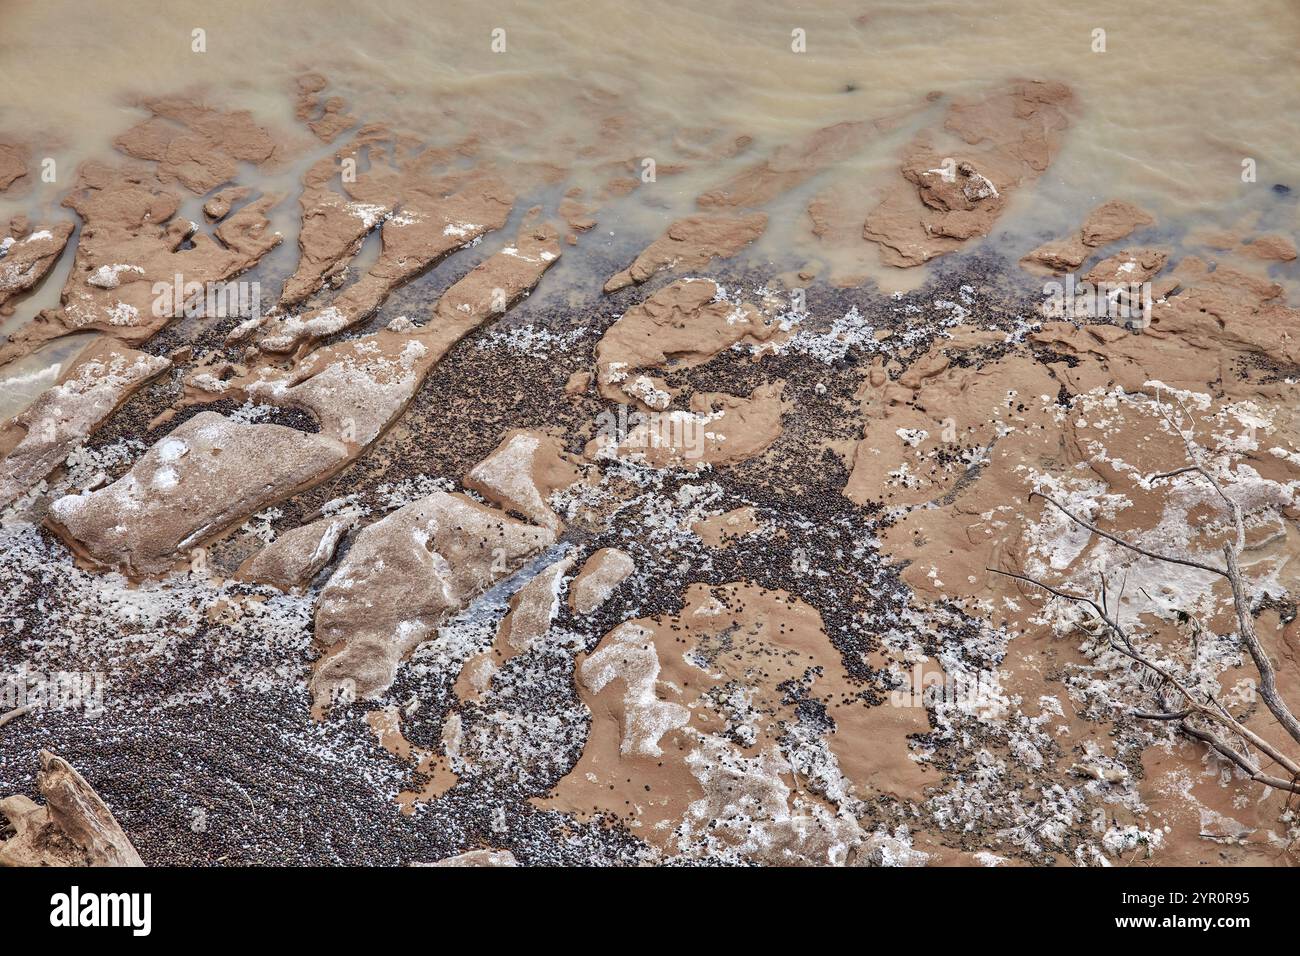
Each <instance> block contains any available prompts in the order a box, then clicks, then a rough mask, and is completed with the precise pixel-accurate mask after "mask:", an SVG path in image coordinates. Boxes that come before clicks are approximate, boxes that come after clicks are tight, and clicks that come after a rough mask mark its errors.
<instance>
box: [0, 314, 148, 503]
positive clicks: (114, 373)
mask: <svg viewBox="0 0 1300 956" xmlns="http://www.w3.org/2000/svg"><path fill="white" fill-rule="evenodd" d="M170 366H171V361H170V360H169V359H166V358H163V357H160V356H153V355H145V354H144V353H143V352H136V351H134V350H133V349H129V348H126V347H125V346H123V345H120V344H119V343H117V342H115V341H114V340H113V339H112V338H110V337H108V336H98V337H96V338H95V339H94V340H93V341H92V342H91V343H90V344H89V345H87V346H86V347H85V348H84V349H82V351H81V352H80V353H78V355H77V356H76V358H74V359H73V360H72V362H70V363H69V365H68V368H67V370H66V371H65V372H63V373H62V374H61V375H60V376H59V380H58V381H57V382H56V383H55V384H54V385H53V386H51V387H50V388H49V389H47V390H46V391H44V392H42V393H41V394H40V395H39V396H38V397H37V398H36V400H35V401H34V402H33V403H32V404H31V405H30V406H29V407H28V408H27V409H25V410H24V411H22V412H21V413H19V414H18V415H17V416H16V417H15V418H13V419H11V420H10V421H9V422H8V423H7V424H6V425H5V426H4V428H3V429H0V453H3V458H0V506H3V505H6V504H8V503H9V502H10V501H12V500H13V499H14V498H16V497H17V496H18V495H20V494H22V493H23V492H24V491H26V490H27V489H28V488H30V487H31V486H32V485H34V484H35V483H36V482H38V481H40V480H41V479H42V478H44V477H45V476H46V475H48V474H49V473H50V472H51V471H52V470H53V469H54V468H56V467H57V466H58V465H59V463H60V462H62V461H63V460H64V459H65V458H67V457H68V455H69V454H70V453H71V452H72V450H73V449H75V448H77V447H78V446H79V445H81V444H82V442H84V441H85V440H86V439H87V438H88V437H89V436H90V434H91V433H92V432H93V431H94V430H95V428H96V427H97V426H98V425H99V424H100V422H102V421H104V420H105V419H106V418H107V417H108V416H109V415H111V414H112V413H113V411H114V410H115V409H116V408H117V407H118V406H119V405H121V404H122V402H124V401H125V400H126V399H127V398H128V397H129V396H130V395H131V394H132V393H133V392H134V391H135V390H136V389H137V388H139V387H140V386H141V385H143V384H144V383H145V382H147V381H148V380H149V379H151V378H153V377H154V376H155V375H158V374H159V373H161V372H162V371H163V370H164V369H166V368H168V367H170Z"/></svg>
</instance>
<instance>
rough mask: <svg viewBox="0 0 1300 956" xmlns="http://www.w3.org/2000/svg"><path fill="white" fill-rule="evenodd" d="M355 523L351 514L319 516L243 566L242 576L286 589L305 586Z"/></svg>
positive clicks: (241, 566) (295, 529)
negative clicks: (335, 516)
mask: <svg viewBox="0 0 1300 956" xmlns="http://www.w3.org/2000/svg"><path fill="white" fill-rule="evenodd" d="M355 523H356V520H355V519H354V518H351V517H339V518H334V517H330V518H320V519H318V520H316V521H313V522H311V523H310V524H305V525H302V526H301V527H298V528H294V529H293V530H291V531H286V532H285V533H284V534H282V535H280V536H279V537H278V538H276V539H275V540H274V541H272V542H271V543H270V544H268V545H267V546H266V547H264V548H263V549H262V550H261V551H259V552H257V554H254V555H252V556H251V557H249V558H248V560H247V561H245V562H244V563H243V564H242V565H240V567H239V576H240V577H241V578H244V579H245V580H249V581H256V582H257V583H259V584H270V585H272V586H274V587H277V588H280V589H281V590H285V591H288V590H290V589H292V588H300V587H304V586H306V585H307V584H308V583H309V582H310V581H311V579H312V578H314V577H315V576H316V575H317V574H319V573H320V571H321V570H322V569H323V568H324V567H325V565H327V564H329V562H330V560H331V559H332V558H333V557H334V551H335V549H336V548H337V547H338V545H339V541H340V540H341V539H342V537H343V535H344V534H346V533H347V531H348V529H349V528H351V527H352V526H353V525H354V524H355Z"/></svg>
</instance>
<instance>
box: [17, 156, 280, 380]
mask: <svg viewBox="0 0 1300 956" xmlns="http://www.w3.org/2000/svg"><path fill="white" fill-rule="evenodd" d="M277 202H278V198H277V197H275V196H264V197H262V198H261V199H258V200H256V201H255V202H252V203H249V204H248V205H246V206H244V207H243V208H242V209H240V210H239V211H238V212H236V213H234V214H233V215H232V216H230V217H229V218H228V219H226V220H225V221H224V222H223V223H222V224H221V225H220V226H219V227H218V228H217V230H216V238H215V239H214V238H212V237H210V236H207V235H205V234H203V233H202V232H200V231H198V227H197V226H196V224H194V223H192V222H190V221H189V220H185V219H179V218H177V216H176V213H177V212H178V210H179V209H180V198H179V196H177V194H176V193H175V192H173V191H172V190H170V189H168V188H167V187H166V186H163V185H162V184H161V183H160V182H159V180H158V178H157V176H156V175H155V173H154V172H153V171H152V170H151V169H149V167H148V166H145V165H143V164H141V165H122V166H112V165H107V164H104V163H87V164H86V165H85V166H83V167H82V169H81V170H80V172H79V175H78V179H77V184H76V186H75V187H74V190H73V192H72V193H71V194H70V195H69V196H67V197H66V198H65V199H64V200H63V204H64V205H65V206H68V207H69V208H71V209H73V210H74V211H75V212H76V213H77V214H78V215H79V216H81V218H82V219H83V220H84V221H85V225H84V226H83V227H82V230H81V235H80V237H79V241H78V243H77V252H76V258H75V259H74V261H73V265H72V271H71V273H70V274H69V275H68V279H67V282H66V283H65V285H64V288H63V292H62V294H61V296H60V305H59V307H58V308H56V309H47V310H45V311H42V312H41V313H40V314H39V315H37V316H36V318H35V320H33V321H32V322H30V323H28V324H27V325H24V326H23V327H22V328H20V329H19V330H18V331H17V332H16V333H15V334H14V335H13V336H12V337H11V339H10V341H9V342H8V343H7V344H6V345H5V346H4V347H3V348H0V364H4V363H6V362H10V361H12V360H13V359H15V358H18V357H20V356H23V355H26V354H27V353H28V352H30V351H32V350H33V349H34V348H36V347H37V346H39V345H40V344H41V343H43V342H46V341H49V340H50V339H54V338H58V337H59V336H62V335H67V334H69V333H72V332H80V331H89V330H94V331H99V332H103V333H105V334H107V335H111V336H113V337H114V338H117V339H120V340H121V341H122V342H124V343H125V344H127V345H137V344H139V343H141V342H144V341H146V340H147V339H149V338H150V337H151V336H153V335H154V334H155V333H156V332H157V331H158V330H159V329H161V328H163V327H164V326H166V325H167V324H168V323H169V322H170V321H172V320H173V319H174V318H175V317H176V316H177V315H178V314H179V313H180V312H181V311H183V309H184V308H185V305H184V303H185V302H186V301H188V299H189V296H188V294H187V293H186V291H185V287H189V286H191V284H197V286H198V287H200V288H204V289H205V290H206V289H207V288H208V286H209V285H210V284H211V283H218V282H224V281H226V280H228V279H231V278H233V277H234V276H236V275H238V274H239V273H241V272H244V271H245V270H247V269H249V268H251V267H252V266H253V265H255V264H256V263H257V262H258V261H259V260H260V259H261V258H262V257H263V256H264V255H266V253H267V252H269V251H270V250H271V249H272V248H274V247H275V246H276V245H277V244H278V243H279V242H280V239H281V237H280V236H279V234H277V233H275V232H273V231H272V230H271V229H270V220H269V219H267V217H266V213H267V212H268V210H270V208H271V207H272V206H274V205H275V204H276V203H277ZM218 240H219V241H218ZM177 276H181V277H182V283H183V285H182V288H180V289H177V288H175V286H176V277H177ZM156 286H161V287H165V288H166V289H167V290H168V291H167V292H165V293H162V292H160V291H159V289H158V288H155V287H156ZM178 306H179V307H178Z"/></svg>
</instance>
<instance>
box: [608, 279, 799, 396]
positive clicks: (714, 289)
mask: <svg viewBox="0 0 1300 956" xmlns="http://www.w3.org/2000/svg"><path fill="white" fill-rule="evenodd" d="M719 295H720V290H719V288H718V286H717V284H716V283H714V282H713V281H712V280H709V279H679V280H677V281H676V282H673V283H672V284H671V285H668V286H665V287H664V288H662V289H660V290H659V291H658V292H656V293H654V294H653V295H651V296H650V297H649V298H647V299H646V300H645V301H644V302H641V303H638V304H637V305H634V306H632V307H631V308H629V309H628V310H627V311H626V312H624V313H623V315H622V316H621V317H620V318H619V320H618V321H617V322H615V323H614V324H613V325H612V326H610V327H609V329H608V331H606V332H605V334H604V335H603V336H602V337H601V340H600V342H598V343H597V345H596V383H597V385H598V387H599V388H600V393H601V395H603V396H605V397H606V398H608V399H611V400H613V401H617V402H624V403H627V402H632V403H634V404H636V405H637V406H638V407H641V408H645V409H661V410H662V409H665V408H667V407H668V405H669V403H670V402H671V401H672V398H673V396H674V394H675V393H674V392H673V391H672V390H671V389H669V388H667V387H666V386H665V385H664V383H663V381H662V379H660V378H657V377H655V376H654V375H651V374H645V372H647V371H649V370H654V369H663V368H665V367H668V366H671V367H673V368H690V367H692V366H695V365H700V364H702V363H704V362H707V361H708V360H709V359H711V358H713V357H714V356H716V355H718V354H719V353H721V352H722V351H723V350H725V349H728V348H730V347H731V346H733V345H735V344H736V343H738V342H750V343H756V344H757V343H762V342H767V341H769V340H771V339H772V338H773V337H774V336H776V335H777V334H778V333H779V331H780V327H779V324H778V323H776V322H775V321H773V320H772V319H770V318H768V317H766V316H764V315H763V314H762V313H761V312H760V311H759V310H758V309H756V308H754V307H753V306H748V305H735V304H733V303H731V302H729V301H727V300H726V299H722V298H720V297H719Z"/></svg>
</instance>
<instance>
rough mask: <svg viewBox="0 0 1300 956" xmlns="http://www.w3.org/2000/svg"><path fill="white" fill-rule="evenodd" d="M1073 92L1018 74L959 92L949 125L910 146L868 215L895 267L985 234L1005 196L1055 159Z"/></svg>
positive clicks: (872, 232)
mask: <svg viewBox="0 0 1300 956" xmlns="http://www.w3.org/2000/svg"><path fill="white" fill-rule="evenodd" d="M1072 100H1073V94H1072V93H1071V91H1070V89H1069V88H1068V87H1067V86H1065V85H1063V84H1061V83H1046V82H1040V81H1017V82H1014V83H1012V84H1010V85H1009V86H1008V87H1007V88H1005V89H1003V90H1001V91H998V92H995V93H991V94H988V95H987V96H983V97H976V98H964V99H956V100H954V101H953V103H952V105H951V106H950V107H949V109H948V115H947V118H946V119H945V121H944V124H943V129H944V131H946V132H947V133H950V134H953V135H954V136H955V137H956V138H957V141H956V142H953V143H951V145H948V146H942V145H940V143H939V132H938V131H935V132H933V133H932V132H929V131H927V132H925V133H922V134H920V135H918V136H917V137H916V139H914V140H913V142H912V144H911V145H910V146H909V148H908V151H907V154H906V155H905V157H904V159H903V165H902V167H901V169H900V178H899V180H897V181H896V182H895V183H894V184H893V185H892V186H891V187H890V188H889V192H888V194H887V195H886V197H885V199H884V200H883V201H882V202H881V203H880V205H878V206H877V207H876V208H875V209H874V210H873V211H872V212H871V214H870V215H869V216H868V217H867V221H866V225H865V226H864V228H863V236H864V237H865V238H867V239H868V240H870V241H872V242H876V243H879V245H880V248H881V257H882V258H883V259H884V261H885V262H887V263H889V264H890V265H894V266H917V265H920V264H921V263H923V262H927V261H929V260H930V259H933V258H934V257H935V256H940V255H943V254H945V253H948V252H952V251H954V250H956V249H959V248H960V247H961V246H962V245H963V244H964V243H965V242H967V241H968V240H970V239H972V238H975V237H978V236H984V235H987V234H988V232H989V229H990V228H991V227H992V225H993V223H994V222H996V221H997V219H998V217H999V216H1001V215H1002V212H1003V210H1004V209H1005V208H1006V203H1007V200H1008V199H1009V198H1010V196H1011V195H1012V194H1013V193H1014V192H1015V191H1016V190H1017V189H1020V188H1022V187H1024V186H1026V185H1028V184H1030V183H1032V182H1033V181H1034V180H1035V179H1036V178H1037V177H1038V176H1040V175H1041V174H1042V173H1043V171H1044V170H1046V169H1047V167H1048V166H1049V165H1050V164H1051V162H1052V160H1053V159H1054V158H1055V157H1056V154H1057V152H1058V151H1059V150H1060V148H1061V144H1062V139H1063V136H1062V134H1063V133H1064V131H1065V129H1066V128H1067V127H1068V125H1069V118H1068V112H1069V110H1070V109H1071V107H1072Z"/></svg>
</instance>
